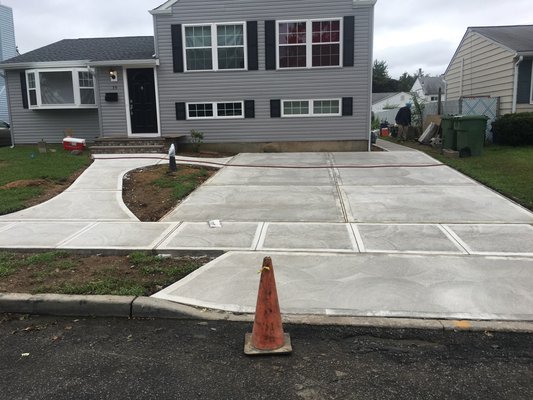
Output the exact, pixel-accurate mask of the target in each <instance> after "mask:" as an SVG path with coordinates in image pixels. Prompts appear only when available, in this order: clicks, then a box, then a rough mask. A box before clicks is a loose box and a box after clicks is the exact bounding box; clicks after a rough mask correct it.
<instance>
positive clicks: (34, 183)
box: [0, 179, 50, 189]
mask: <svg viewBox="0 0 533 400" xmlns="http://www.w3.org/2000/svg"><path fill="white" fill-rule="evenodd" d="M49 183H50V182H48V181H47V180H46V179H22V180H20V181H14V182H9V183H6V184H5V185H4V186H0V189H17V188H25V187H39V186H40V187H43V186H46V185H48V184H49Z"/></svg>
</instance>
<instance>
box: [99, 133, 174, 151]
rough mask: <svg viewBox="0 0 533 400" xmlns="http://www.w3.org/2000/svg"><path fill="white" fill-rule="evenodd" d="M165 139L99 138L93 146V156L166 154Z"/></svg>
mask: <svg viewBox="0 0 533 400" xmlns="http://www.w3.org/2000/svg"><path fill="white" fill-rule="evenodd" d="M165 149H166V145H165V139H163V138H160V137H157V138H128V137H107V138H97V139H96V140H95V142H94V145H93V146H91V152H92V153H93V154H127V153H138V154H142V153H150V154H151V153H165V152H166V150H165Z"/></svg>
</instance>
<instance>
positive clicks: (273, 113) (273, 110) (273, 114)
mask: <svg viewBox="0 0 533 400" xmlns="http://www.w3.org/2000/svg"><path fill="white" fill-rule="evenodd" d="M280 117H281V100H270V118H280Z"/></svg>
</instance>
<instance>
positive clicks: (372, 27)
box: [366, 5, 375, 152]
mask: <svg viewBox="0 0 533 400" xmlns="http://www.w3.org/2000/svg"><path fill="white" fill-rule="evenodd" d="M374 14H375V5H372V18H371V20H370V32H371V35H370V38H371V39H370V40H369V44H368V46H369V55H370V57H369V59H370V70H369V71H370V85H369V88H370V90H369V91H368V105H369V110H368V125H367V129H366V131H367V134H368V152H371V151H372V132H371V130H372V90H373V88H372V72H373V68H372V66H373V64H372V62H373V61H372V60H373V59H374V52H373V51H374Z"/></svg>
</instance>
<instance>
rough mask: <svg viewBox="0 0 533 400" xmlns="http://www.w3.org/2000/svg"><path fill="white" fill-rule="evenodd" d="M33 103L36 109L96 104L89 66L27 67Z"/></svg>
mask: <svg viewBox="0 0 533 400" xmlns="http://www.w3.org/2000/svg"><path fill="white" fill-rule="evenodd" d="M26 81H27V87H28V99H29V106H30V108H32V109H38V108H43V109H55V108H94V107H96V101H95V95H94V78H93V75H92V73H91V72H89V71H88V70H86V69H77V68H75V69H72V68H70V69H41V70H28V71H26Z"/></svg>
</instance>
